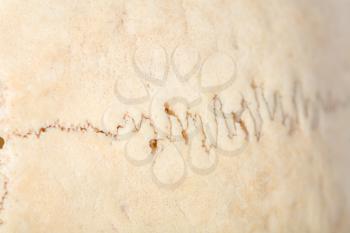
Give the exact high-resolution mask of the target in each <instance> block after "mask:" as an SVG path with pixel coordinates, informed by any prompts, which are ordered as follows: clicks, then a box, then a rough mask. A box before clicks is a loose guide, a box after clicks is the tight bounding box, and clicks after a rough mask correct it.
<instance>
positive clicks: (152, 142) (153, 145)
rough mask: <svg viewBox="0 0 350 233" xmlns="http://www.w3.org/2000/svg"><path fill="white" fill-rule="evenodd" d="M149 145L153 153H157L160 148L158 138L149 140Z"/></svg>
mask: <svg viewBox="0 0 350 233" xmlns="http://www.w3.org/2000/svg"><path fill="white" fill-rule="evenodd" d="M149 147H150V148H151V153H152V154H155V153H156V151H157V148H158V141H157V139H151V140H149Z"/></svg>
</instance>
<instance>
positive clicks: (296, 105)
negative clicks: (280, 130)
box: [6, 81, 349, 152]
mask: <svg viewBox="0 0 350 233" xmlns="http://www.w3.org/2000/svg"><path fill="white" fill-rule="evenodd" d="M250 87H251V91H252V93H253V96H254V98H253V102H254V103H253V104H254V105H255V106H252V103H249V102H248V101H247V99H246V98H245V97H244V95H243V94H242V95H241V102H240V108H239V109H237V110H236V111H231V112H229V113H225V112H224V110H223V102H222V99H221V98H220V97H219V96H217V95H215V96H214V97H213V99H212V112H213V114H214V123H215V140H212V141H214V142H209V141H210V140H208V134H207V132H206V130H205V125H204V123H203V117H202V116H201V114H198V113H194V112H191V111H189V110H187V111H186V113H185V115H186V117H185V119H184V120H181V119H180V117H179V115H178V114H177V113H176V112H175V111H174V110H173V109H172V108H171V106H170V105H169V104H168V103H164V106H163V107H164V113H165V114H166V116H167V119H168V129H169V132H168V133H167V135H165V136H164V137H165V138H167V139H168V140H169V141H174V139H173V135H174V132H173V131H174V130H173V128H174V124H173V123H174V122H173V121H172V119H174V120H175V123H177V125H178V126H179V127H180V129H181V132H179V133H181V136H182V139H183V141H184V142H185V144H188V143H189V140H190V139H189V136H188V129H189V128H190V127H191V126H194V127H195V128H196V129H197V130H198V131H199V132H200V134H201V142H202V146H203V148H205V151H207V152H208V151H209V150H210V149H211V148H216V147H217V142H218V134H219V132H218V131H219V123H218V121H219V119H222V120H223V121H224V126H225V127H224V128H225V129H224V130H225V131H226V132H225V134H226V135H227V137H228V138H230V139H233V138H234V137H235V136H237V132H238V129H240V130H241V131H242V132H243V134H244V139H245V140H246V141H250V140H251V138H252V137H253V138H255V140H256V141H260V139H261V136H262V130H263V125H264V123H265V119H263V118H264V117H263V116H262V109H263V108H264V109H265V112H266V113H267V116H268V118H269V120H270V121H277V118H278V116H279V121H280V123H281V124H282V125H283V126H285V127H287V129H288V132H289V134H293V132H294V131H295V130H296V129H297V128H298V126H300V117H302V116H303V117H304V119H306V120H308V121H309V122H310V127H311V129H312V130H315V129H317V128H318V126H319V115H320V113H321V111H323V112H324V113H329V112H333V111H336V110H337V109H339V108H341V107H345V106H347V105H348V104H349V101H348V100H347V101H343V102H341V101H334V100H333V99H331V98H327V99H324V98H322V97H321V95H319V94H316V98H315V99H314V100H311V99H309V98H307V97H305V95H304V92H303V90H302V87H301V84H300V83H299V82H297V81H295V82H294V85H293V92H292V96H291V99H290V100H289V101H290V102H289V103H291V104H292V106H293V111H291V112H287V111H286V110H285V106H284V102H283V101H282V100H283V97H282V95H281V94H280V93H279V92H278V91H274V92H273V95H272V96H273V100H272V101H270V103H269V101H268V100H267V98H266V95H265V92H264V89H263V87H262V85H260V86H258V85H257V84H256V83H255V82H254V81H253V82H252V83H251V85H250ZM298 100H299V101H298ZM244 113H247V116H246V117H245V118H244V117H243V114H244ZM147 122H148V125H149V126H150V128H151V129H152V131H153V135H154V138H153V139H152V140H151V141H150V142H149V145H150V147H151V149H152V151H154V146H156V145H157V141H158V140H161V139H162V138H160V137H159V133H158V130H157V128H156V124H155V123H154V121H153V120H152V119H151V117H150V116H148V115H146V114H142V115H141V117H140V119H139V120H137V119H136V118H135V117H133V116H130V114H129V113H128V112H126V113H125V114H124V116H123V119H122V122H120V123H117V124H115V125H116V127H115V130H114V131H109V130H103V129H101V128H99V127H97V126H95V125H93V124H92V123H90V122H88V121H87V122H86V123H84V124H77V125H69V126H67V125H65V124H63V123H61V122H59V121H58V120H56V121H55V122H53V123H51V124H48V125H46V126H43V127H40V128H38V129H30V130H27V131H25V132H20V131H18V130H14V131H13V132H12V133H10V134H9V135H8V136H7V137H6V140H10V139H11V138H12V137H18V138H28V137H31V136H34V137H36V138H38V139H39V138H40V137H42V136H43V135H44V134H45V133H46V132H47V131H49V130H53V129H55V130H59V131H62V132H66V133H69V132H77V133H85V132H94V133H96V134H102V135H104V136H105V137H108V138H111V139H115V140H118V138H119V131H120V130H121V129H123V128H126V127H127V126H129V125H130V124H131V126H132V128H133V132H134V133H137V132H139V131H140V129H141V127H142V126H143V124H146V123H147ZM248 123H251V124H252V125H253V128H252V129H249V127H247V125H248ZM191 124H192V125H191ZM230 124H231V125H232V126H233V129H232V127H231V128H230V127H229V125H230Z"/></svg>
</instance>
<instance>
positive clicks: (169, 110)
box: [164, 103, 175, 116]
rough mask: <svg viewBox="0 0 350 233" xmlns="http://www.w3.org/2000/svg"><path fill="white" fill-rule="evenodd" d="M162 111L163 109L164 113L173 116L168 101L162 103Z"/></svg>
mask: <svg viewBox="0 0 350 233" xmlns="http://www.w3.org/2000/svg"><path fill="white" fill-rule="evenodd" d="M164 111H165V113H166V114H168V115H170V116H175V113H174V111H173V110H171V109H170V107H169V104H168V103H164Z"/></svg>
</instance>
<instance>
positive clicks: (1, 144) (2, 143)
mask: <svg viewBox="0 0 350 233" xmlns="http://www.w3.org/2000/svg"><path fill="white" fill-rule="evenodd" d="M4 145H5V139H3V138H2V137H0V149H2V148H3V147H4Z"/></svg>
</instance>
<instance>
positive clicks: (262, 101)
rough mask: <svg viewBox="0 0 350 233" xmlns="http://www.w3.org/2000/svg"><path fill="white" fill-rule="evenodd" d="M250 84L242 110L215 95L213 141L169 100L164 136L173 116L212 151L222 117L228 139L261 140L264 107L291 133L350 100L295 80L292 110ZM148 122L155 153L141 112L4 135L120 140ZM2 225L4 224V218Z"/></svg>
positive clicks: (196, 118)
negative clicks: (108, 126) (112, 121)
mask: <svg viewBox="0 0 350 233" xmlns="http://www.w3.org/2000/svg"><path fill="white" fill-rule="evenodd" d="M250 87H251V91H252V92H253V104H254V105H255V106H253V107H252V106H251V105H252V103H249V102H248V101H247V99H246V98H245V96H244V95H243V94H241V100H240V107H239V109H236V110H235V111H231V112H229V113H225V112H224V110H223V101H222V99H221V98H220V97H219V96H218V95H215V96H214V97H213V99H212V108H211V111H212V113H213V115H214V123H215V135H214V140H212V141H211V142H210V140H209V136H208V135H207V132H206V131H205V123H204V122H203V117H202V116H201V114H198V113H193V112H190V111H189V110H187V111H186V117H185V121H182V120H181V119H180V117H179V116H178V114H177V113H176V112H175V111H174V110H173V109H172V108H171V106H170V105H169V104H168V103H164V106H163V108H164V109H163V110H164V113H165V114H166V116H167V119H168V124H169V125H168V126H169V127H168V128H169V132H168V134H167V135H165V139H167V140H169V141H170V142H172V141H174V139H173V134H174V132H173V128H174V126H173V121H172V119H174V120H175V122H176V124H177V125H178V126H179V127H180V129H181V137H182V140H183V142H184V143H185V144H186V145H188V144H189V141H190V138H189V135H188V132H187V131H188V129H189V128H190V127H191V126H194V127H195V128H196V129H197V130H198V132H199V133H200V135H201V144H202V147H203V148H204V151H205V152H207V153H209V152H210V150H212V149H215V148H217V147H218V135H219V123H218V120H219V119H221V120H223V121H224V126H225V127H224V128H225V130H226V135H227V137H228V138H229V139H234V137H235V136H237V133H238V129H240V130H241V131H242V132H243V135H244V140H245V141H246V142H249V141H250V140H251V138H255V139H256V141H257V142H259V141H260V139H261V137H262V135H263V134H262V129H263V125H264V122H265V119H264V117H263V116H262V109H263V108H264V109H265V111H266V113H267V116H268V119H269V120H270V121H276V119H277V117H278V115H279V117H280V123H281V124H282V125H283V126H285V127H287V129H288V133H289V134H293V132H295V130H296V129H297V126H298V125H299V124H300V117H301V116H303V117H304V118H305V119H310V120H311V125H310V128H311V129H312V130H315V129H317V128H318V126H319V117H320V116H319V115H320V113H321V111H322V112H323V113H331V112H335V111H337V110H339V109H341V108H345V107H347V106H348V105H349V103H350V101H349V99H346V100H345V101H336V100H334V99H333V98H331V97H330V96H328V97H326V98H322V97H321V95H320V94H316V95H315V96H314V97H315V98H314V99H313V100H311V99H309V98H307V97H306V96H305V94H304V92H303V89H302V87H301V84H300V83H299V82H297V81H296V82H294V85H293V91H292V96H291V99H290V100H289V101H290V103H291V104H292V106H293V112H291V113H290V112H287V111H286V110H285V106H284V102H283V97H282V95H281V94H280V93H279V91H274V92H273V93H272V97H273V100H272V101H270V103H269V101H268V100H267V98H266V94H265V92H264V88H263V86H262V85H259V86H258V85H257V84H256V83H255V82H252V83H251V85H250ZM298 100H299V101H298ZM245 112H247V117H248V119H244V118H243V117H242V116H243V114H244V113H245ZM247 117H246V118H247ZM249 120H250V123H251V124H252V125H253V129H252V130H253V132H251V129H249V128H248V127H247V125H248V121H249ZM230 121H231V123H232V124H233V129H231V128H230V127H229V123H230ZM146 123H148V125H149V127H150V128H151V130H152V131H153V138H152V139H151V140H150V141H149V146H150V149H151V153H152V154H155V153H156V151H157V145H158V140H161V139H164V138H160V137H159V133H158V130H157V127H156V124H155V123H154V122H153V120H152V119H151V117H150V116H148V115H146V114H142V115H141V118H140V119H139V120H136V118H134V117H132V116H130V114H129V113H127V112H126V113H125V114H124V115H123V120H122V122H120V123H117V124H116V126H115V130H114V131H108V130H103V129H101V128H99V127H97V126H95V125H93V124H92V123H90V122H88V121H86V122H85V123H84V124H76V125H74V124H70V125H66V124H64V123H61V122H60V121H59V120H56V121H54V122H53V123H51V124H47V125H45V126H42V127H40V128H38V129H29V130H27V131H24V132H21V131H19V130H14V131H12V132H10V133H9V134H7V135H6V136H5V137H4V138H5V142H6V141H9V140H11V139H13V138H23V139H26V138H29V137H32V136H34V137H35V138H38V139H39V138H41V137H42V136H43V135H44V134H45V133H47V132H48V131H49V130H58V131H61V132H65V133H70V132H76V133H86V132H93V133H96V134H102V135H103V136H105V137H108V138H111V139H114V140H118V139H119V138H118V137H119V131H120V130H121V129H123V128H125V127H127V126H128V125H129V124H131V125H132V128H133V130H132V131H133V132H134V133H137V132H139V131H140V129H141V127H142V126H143V125H144V124H146ZM191 124H192V125H191ZM4 178H5V181H4V183H3V190H4V191H3V192H4V193H3V194H2V195H1V197H0V212H2V210H3V209H4V203H5V200H6V198H7V196H8V182H9V181H8V179H7V178H6V177H5V176H4ZM0 224H2V220H1V219H0Z"/></svg>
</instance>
